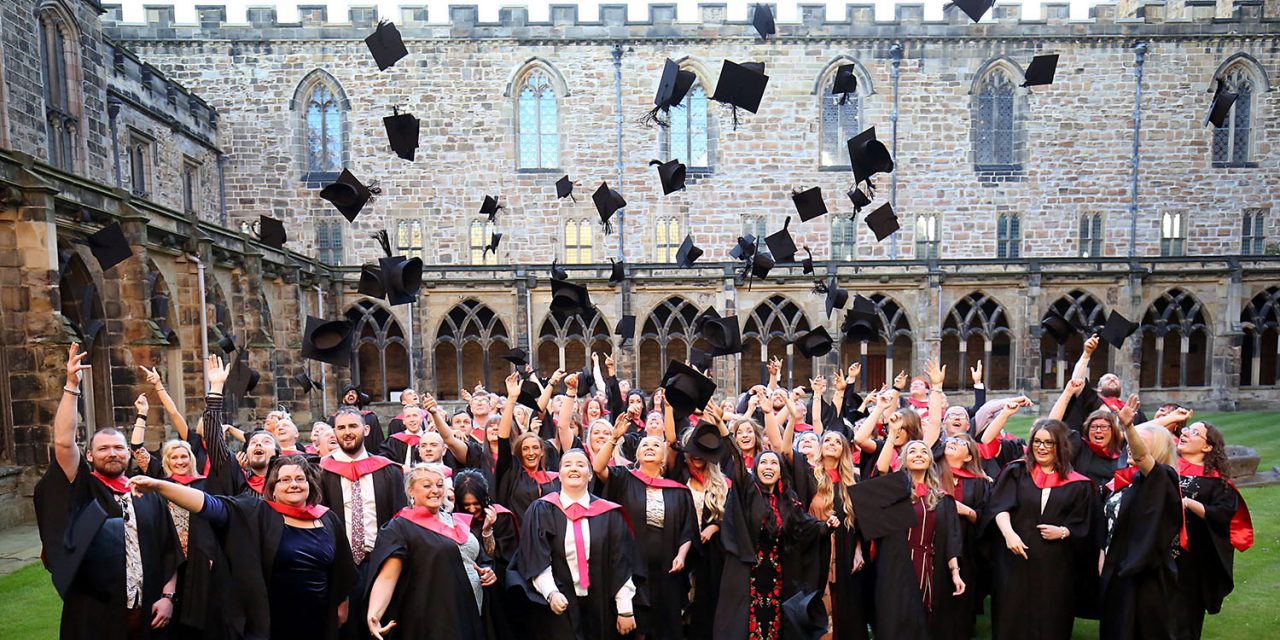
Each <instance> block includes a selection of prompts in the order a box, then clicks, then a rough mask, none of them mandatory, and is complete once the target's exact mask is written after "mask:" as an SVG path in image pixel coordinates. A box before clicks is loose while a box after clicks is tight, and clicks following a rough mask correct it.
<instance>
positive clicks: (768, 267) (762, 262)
mask: <svg viewBox="0 0 1280 640" xmlns="http://www.w3.org/2000/svg"><path fill="white" fill-rule="evenodd" d="M775 264H776V262H775V261H774V259H773V256H772V255H770V254H769V252H768V251H757V252H756V253H755V255H753V256H751V261H750V262H749V263H748V265H747V291H750V290H751V280H752V279H753V278H768V277H769V272H770V271H772V270H773V267H774V265H775Z"/></svg>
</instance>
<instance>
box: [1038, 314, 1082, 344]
mask: <svg viewBox="0 0 1280 640" xmlns="http://www.w3.org/2000/svg"><path fill="white" fill-rule="evenodd" d="M1040 328H1041V329H1044V331H1045V333H1048V334H1049V335H1051V336H1053V339H1054V340H1056V341H1057V342H1058V344H1062V343H1064V342H1066V341H1067V338H1070V337H1071V334H1072V333H1075V327H1072V326H1071V323H1070V322H1067V319H1066V318H1064V317H1062V314H1060V313H1058V312H1057V311H1052V310H1051V311H1049V313H1047V314H1046V315H1045V317H1044V320H1041V321H1040Z"/></svg>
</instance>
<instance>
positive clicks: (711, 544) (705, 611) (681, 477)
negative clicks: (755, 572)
mask: <svg viewBox="0 0 1280 640" xmlns="http://www.w3.org/2000/svg"><path fill="white" fill-rule="evenodd" d="M708 464H715V463H708ZM738 468H739V469H740V468H741V465H739V466H738ZM741 475H742V474H741V473H738V474H736V475H735V477H737V478H739V479H740V478H741ZM671 476H672V478H673V479H674V480H676V481H677V482H680V483H682V484H684V485H686V486H689V487H690V493H692V485H691V482H692V481H693V477H692V473H691V470H690V469H689V464H688V462H687V461H686V460H685V458H684V453H683V452H678V453H677V454H676V464H675V469H674V470H673V471H672V473H671ZM739 481H740V480H739ZM725 482H726V483H728V485H729V486H730V487H732V486H733V483H734V482H735V480H733V479H732V478H729V477H726V478H725ZM727 497H728V496H727V495H726V498H727ZM694 508H695V509H696V508H697V507H696V503H695V507H694ZM700 516H701V519H700V523H699V524H698V525H696V526H695V528H697V529H698V535H697V536H696V537H695V538H694V541H693V549H692V550H691V551H690V552H689V556H688V561H687V562H686V563H685V565H686V566H687V567H688V568H689V569H688V570H689V577H690V579H691V581H692V582H693V589H692V590H691V592H690V594H691V598H690V602H689V615H688V616H687V618H688V624H686V625H685V637H686V638H688V639H689V640H706V639H708V638H710V637H711V633H712V629H713V628H714V626H715V619H716V604H717V603H718V602H719V600H720V577H721V575H722V574H723V573H724V560H725V555H724V543H723V542H722V541H721V533H720V530H717V531H716V532H715V533H713V534H711V537H710V538H708V539H707V541H706V542H703V541H702V529H705V528H707V527H709V526H712V525H715V526H717V527H720V528H723V527H724V508H723V506H722V507H721V509H720V514H719V515H713V514H712V510H711V506H710V505H709V504H708V503H707V500H706V499H705V498H704V499H703V502H702V513H701V514H700Z"/></svg>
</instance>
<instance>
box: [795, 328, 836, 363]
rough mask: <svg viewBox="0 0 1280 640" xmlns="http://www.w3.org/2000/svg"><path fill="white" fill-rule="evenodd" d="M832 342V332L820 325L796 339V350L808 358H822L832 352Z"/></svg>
mask: <svg viewBox="0 0 1280 640" xmlns="http://www.w3.org/2000/svg"><path fill="white" fill-rule="evenodd" d="M831 344H832V341H831V334H829V333H827V328H826V327H824V326H822V325H818V328H817V329H813V330H811V331H809V333H806V334H804V335H803V336H801V337H800V339H799V340H796V350H798V351H799V352H800V353H801V354H802V355H804V357H806V358H821V357H822V356H825V355H827V354H828V353H831Z"/></svg>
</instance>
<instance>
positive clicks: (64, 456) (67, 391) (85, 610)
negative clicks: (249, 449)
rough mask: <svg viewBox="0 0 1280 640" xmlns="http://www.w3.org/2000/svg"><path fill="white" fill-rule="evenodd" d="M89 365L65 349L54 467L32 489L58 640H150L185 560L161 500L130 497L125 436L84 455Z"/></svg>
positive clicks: (101, 436)
mask: <svg viewBox="0 0 1280 640" xmlns="http://www.w3.org/2000/svg"><path fill="white" fill-rule="evenodd" d="M86 355H87V354H84V353H79V345H72V346H71V349H70V352H69V355H68V358H67V382H66V386H65V387H63V389H62V400H61V401H60V402H59V404H58V411H57V413H56V414H55V415H54V418H53V448H54V451H53V452H54V458H55V463H54V464H51V465H49V469H48V470H47V471H46V472H45V475H44V477H43V478H41V479H40V482H39V483H38V484H37V485H36V491H35V507H36V517H37V520H38V522H39V527H40V541H41V543H42V544H43V546H44V550H43V557H44V560H45V566H46V567H47V568H48V569H49V571H50V572H51V573H52V574H53V585H54V587H55V588H56V589H57V590H58V595H60V596H62V603H63V604H62V623H61V630H62V631H61V637H62V638H66V639H71V638H90V637H91V638H95V639H102V640H126V639H127V640H134V639H146V638H150V637H151V636H152V634H153V632H154V631H156V630H163V629H164V627H166V626H167V625H168V624H169V619H170V617H171V616H172V615H173V597H174V589H175V586H176V584H177V573H176V567H177V565H178V562H179V561H180V559H181V556H182V550H181V547H180V546H179V544H178V536H177V533H176V532H175V530H174V528H173V521H172V520H170V518H169V508H168V506H167V505H166V504H165V502H164V500H163V499H162V498H160V497H159V496H155V495H148V496H143V497H140V498H137V497H133V496H131V495H130V493H129V491H128V489H127V488H126V486H125V476H124V470H125V468H126V466H127V465H128V463H129V445H128V442H127V441H126V440H125V437H124V435H123V434H122V433H120V432H119V431H117V430H116V429H110V428H108V429H102V430H100V431H98V432H97V433H95V434H93V436H92V437H91V438H90V439H89V448H88V450H87V451H85V452H84V455H81V451H80V447H79V446H78V445H77V444H76V441H75V423H76V416H77V413H78V408H77V403H78V398H79V396H80V390H79V387H80V377H81V375H82V372H83V371H86V370H88V369H89V365H86V364H82V362H81V361H82V360H83V359H84V358H85V356H86Z"/></svg>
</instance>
